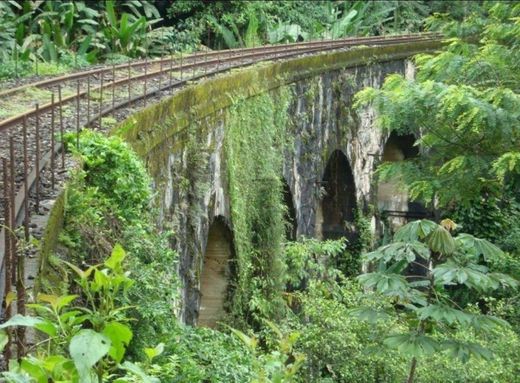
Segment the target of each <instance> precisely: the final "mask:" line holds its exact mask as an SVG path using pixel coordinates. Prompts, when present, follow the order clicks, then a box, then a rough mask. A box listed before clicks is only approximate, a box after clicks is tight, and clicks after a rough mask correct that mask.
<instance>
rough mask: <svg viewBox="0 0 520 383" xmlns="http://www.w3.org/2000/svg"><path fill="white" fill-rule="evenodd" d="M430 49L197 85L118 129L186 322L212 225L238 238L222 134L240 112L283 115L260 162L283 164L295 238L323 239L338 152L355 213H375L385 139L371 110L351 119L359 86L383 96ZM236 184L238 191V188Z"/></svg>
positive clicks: (365, 51) (334, 56)
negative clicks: (174, 254)
mask: <svg viewBox="0 0 520 383" xmlns="http://www.w3.org/2000/svg"><path fill="white" fill-rule="evenodd" d="M436 47H437V43H431V42H424V43H414V44H401V45H399V46H386V47H379V48H366V47H365V48H359V49H355V50H350V51H340V52H335V53H327V54H323V55H316V56H308V57H304V58H298V59H294V60H290V61H286V62H281V63H280V62H275V63H263V64H260V65H257V66H254V67H251V68H246V69H242V70H238V71H232V72H231V73H229V74H226V75H223V76H220V77H217V78H214V79H210V80H207V81H205V82H201V83H197V84H193V85H191V86H189V87H187V88H186V89H184V90H182V91H180V92H179V93H177V94H176V95H174V96H173V97H172V98H171V99H168V100H165V101H164V102H161V103H160V104H157V105H154V106H152V107H150V108H148V109H147V110H145V111H143V112H141V113H138V114H136V115H134V116H132V117H131V118H130V119H128V120H127V121H126V122H124V123H123V124H122V126H121V127H119V129H118V131H117V132H116V133H117V134H121V135H123V136H124V137H125V138H126V139H127V140H128V141H129V142H130V143H131V144H132V146H133V147H134V149H135V150H136V151H137V152H138V153H139V154H140V155H141V156H142V158H143V159H144V160H145V161H146V164H147V166H148V169H149V171H150V173H151V175H152V177H153V179H154V186H155V190H156V192H157V195H156V201H157V204H158V205H159V207H160V209H159V210H160V216H159V217H158V223H159V225H160V227H162V228H163V229H165V230H166V229H168V230H169V229H171V230H173V231H174V232H175V234H176V235H175V238H176V239H175V241H174V243H172V246H173V247H174V248H175V249H176V250H177V251H178V252H179V255H180V263H179V269H178V270H177V272H178V273H179V274H180V276H181V278H182V280H183V284H184V287H183V293H182V297H183V302H184V305H183V309H182V312H181V313H179V315H180V318H181V320H182V321H183V322H185V323H189V324H192V323H196V320H197V317H198V308H199V301H200V294H199V289H200V277H199V276H200V275H201V273H202V266H203V254H204V251H205V248H206V242H207V237H208V230H209V227H210V225H211V223H212V222H213V221H214V220H215V219H216V217H220V218H219V219H222V220H223V221H224V222H225V223H226V224H227V225H228V226H229V227H230V228H231V230H232V231H233V230H234V222H233V221H234V215H233V214H236V213H233V208H234V207H233V206H232V202H231V199H230V190H229V188H230V179H229V177H232V175H230V169H229V166H228V165H229V164H228V163H227V161H230V158H233V157H230V156H232V155H233V154H232V153H230V149H229V148H228V149H226V148H227V147H226V142H227V140H228V139H229V138H228V136H227V131H228V127H229V126H230V125H234V126H235V127H236V126H237V124H238V125H239V126H240V124H241V118H240V115H241V112H242V111H243V113H247V112H250V111H251V110H255V103H258V102H264V103H265V100H266V97H267V98H268V99H269V100H270V101H271V102H272V106H271V109H273V113H272V116H271V117H269V118H270V119H271V120H273V119H279V118H280V108H285V109H284V111H282V112H283V113H285V117H284V121H283V122H284V124H285V125H286V126H285V128H284V129H282V130H280V132H281V133H279V134H280V137H279V138H278V139H279V142H280V144H279V143H278V142H277V141H276V139H275V141H273V142H274V143H273V145H272V149H269V150H268V152H269V153H266V156H279V157H280V159H281V162H280V169H279V172H280V174H279V176H280V177H283V178H284V179H285V181H286V182H287V185H288V186H289V188H290V190H291V193H292V196H293V201H294V207H295V212H296V221H297V234H298V235H304V236H307V237H320V236H321V233H320V232H319V228H320V205H321V194H320V189H321V181H322V178H323V173H324V169H325V167H326V166H327V162H328V160H329V157H330V155H331V154H332V153H333V152H334V151H335V150H340V151H342V152H343V153H344V154H345V155H346V157H347V159H348V162H349V164H350V167H351V170H352V175H353V178H354V182H355V195H356V200H357V206H358V207H359V208H361V209H362V210H365V211H366V212H368V206H369V205H377V203H376V202H377V201H375V196H376V195H377V193H376V190H375V187H374V169H375V166H376V165H377V163H378V161H380V158H381V156H382V152H383V147H384V144H385V142H386V139H387V136H385V135H384V134H383V133H382V132H381V131H380V130H378V129H377V128H375V127H374V118H375V115H374V111H373V110H372V109H370V108H367V109H365V110H363V111H361V112H359V113H356V112H355V111H354V110H353V107H352V104H353V97H354V94H355V93H356V92H357V91H359V90H361V89H362V88H363V87H365V86H372V87H379V86H380V85H381V84H382V82H383V80H384V78H385V76H386V75H388V74H390V73H402V74H408V75H410V74H413V70H412V69H411V65H410V63H409V62H408V61H407V58H408V57H410V56H411V55H413V54H415V53H418V52H424V51H428V50H431V49H435V48H436ZM231 108H232V109H233V113H231V112H230V109H231ZM275 109H276V110H275ZM260 117H262V116H259V118H260ZM270 122H271V123H273V124H277V123H279V121H270ZM241 129H244V132H247V130H248V129H251V126H245V125H244V126H241ZM281 142H283V144H281ZM236 160H238V161H239V160H240V159H236ZM236 181H237V180H235V183H233V185H235V186H234V187H237V186H236V185H239V186H238V187H240V182H238V183H237V182H236ZM260 182H261V180H260ZM172 271H173V270H172ZM239 272H240V271H239Z"/></svg>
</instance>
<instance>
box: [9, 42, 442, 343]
mask: <svg viewBox="0 0 520 383" xmlns="http://www.w3.org/2000/svg"><path fill="white" fill-rule="evenodd" d="M434 39H438V36H437V35H432V34H426V35H425V34H414V35H404V36H389V37H367V38H348V39H341V40H328V41H315V42H308V43H296V44H284V45H276V46H263V47H255V48H247V49H236V50H226V51H212V52H202V53H197V54H195V55H191V56H189V57H183V56H182V55H181V56H180V57H179V58H174V57H171V56H170V57H169V58H161V59H159V60H154V61H152V62H149V61H148V60H144V61H139V62H134V63H126V64H122V65H117V66H116V65H111V66H107V67H104V68H99V69H95V70H90V71H84V72H77V73H73V74H70V75H67V76H61V77H57V78H54V79H48V80H43V81H39V82H37V83H33V84H27V85H24V86H22V87H18V88H13V89H8V90H6V91H4V92H1V93H0V97H3V96H6V95H10V94H13V93H14V92H17V91H20V90H23V89H25V88H26V87H29V86H37V87H43V86H55V87H56V86H57V97H56V96H55V93H54V91H53V93H52V98H51V102H50V103H47V104H44V105H36V106H35V108H34V109H32V110H29V111H25V112H23V113H21V114H19V115H17V116H13V117H11V118H9V119H7V120H4V121H0V134H4V135H5V134H7V132H6V131H8V130H9V140H8V141H9V145H8V146H9V148H8V158H1V165H2V171H3V175H2V177H1V178H0V180H3V185H2V188H1V190H2V198H0V200H1V201H2V202H3V206H4V212H3V213H4V214H3V215H4V218H3V220H4V222H3V228H2V230H1V231H0V277H2V278H0V279H2V280H3V285H2V286H0V296H1V297H2V299H3V298H4V296H5V295H6V294H7V293H9V292H15V291H16V293H17V298H18V302H19V304H18V305H17V311H18V312H23V310H24V305H23V302H24V300H25V291H24V286H23V282H24V281H23V280H21V279H20V275H22V274H21V273H20V270H21V271H22V272H23V263H24V262H23V257H22V256H20V255H19V254H17V241H18V240H19V236H18V235H21V234H17V233H16V232H17V230H18V228H23V237H25V239H29V225H30V210H31V206H33V210H34V211H35V212H38V211H39V209H40V206H39V205H40V204H39V202H40V195H41V190H40V186H41V185H40V184H41V178H42V172H43V171H44V169H48V171H50V173H51V174H50V178H51V187H52V189H54V188H55V184H56V180H55V175H56V174H57V172H58V168H61V171H64V170H65V157H64V151H63V147H62V141H63V134H64V131H65V130H66V129H65V124H64V117H63V116H64V105H65V104H72V105H74V106H75V108H74V109H75V115H73V116H72V119H71V121H69V122H70V123H69V124H68V125H69V130H73V131H75V132H76V134H78V136H79V132H80V130H81V128H82V126H81V113H82V110H81V106H82V105H81V100H83V99H85V98H86V121H85V124H84V126H86V127H88V126H92V125H94V124H95V123H96V121H99V122H98V124H99V126H100V127H101V123H102V117H103V116H106V115H108V114H110V113H112V112H114V111H117V110H119V109H121V108H124V107H126V106H128V105H134V104H136V103H137V102H139V101H143V102H144V104H145V105H146V102H147V100H148V99H149V98H150V97H152V96H155V95H157V94H159V93H160V92H165V91H169V92H170V93H171V92H172V91H173V89H175V88H179V87H181V86H183V85H185V84H186V83H187V82H188V81H193V80H198V79H201V78H204V77H208V76H213V75H215V74H218V73H222V72H224V71H227V70H229V69H231V68H237V67H243V66H246V65H250V64H252V63H255V62H259V61H262V60H268V59H287V58H291V57H295V56H298V55H302V54H314V53H317V52H320V51H327V50H334V49H344V48H349V47H353V46H359V45H387V44H399V43H406V42H411V41H421V40H434ZM197 59H199V60H198V61H197ZM157 64H160V69H159V70H155V71H148V68H149V67H150V65H157ZM163 64H166V65H163ZM136 67H144V73H142V74H139V75H136V76H133V77H132V75H131V69H132V68H136ZM190 69H191V72H190V71H189V70H190ZM196 69H204V73H201V74H197V73H196ZM116 70H122V71H125V72H126V73H127V75H126V76H125V77H124V78H121V79H119V80H116V78H115V71H116ZM174 72H180V76H179V78H178V79H174V78H173V73H174ZM106 74H111V81H109V82H104V76H105V75H106ZM94 75H100V85H99V86H98V87H91V84H90V79H91V77H92V76H94ZM163 76H167V79H166V81H164V79H163ZM85 78H86V80H87V89H86V90H83V91H81V90H80V86H79V80H80V79H85ZM154 78H157V79H158V81H159V85H158V86H157V87H155V88H150V87H149V84H148V81H149V80H150V79H154ZM71 80H76V81H77V87H76V93H75V94H73V95H71V96H68V97H62V93H61V84H63V83H64V82H66V81H71ZM140 82H143V88H142V92H139V93H136V94H134V95H132V90H133V89H132V85H133V84H135V83H140ZM117 87H119V88H122V89H123V91H124V93H125V96H124V97H122V99H121V100H120V101H117V102H116V97H115V89H116V88H117ZM105 90H108V91H111V92H110V94H111V96H110V95H109V96H108V97H106V98H105V103H104V102H103V101H104V99H103V91H105ZM93 93H99V106H98V108H97V112H94V111H92V110H91V109H92V106H93V105H91V98H92V94H93ZM107 94H109V93H107ZM83 104H85V103H83ZM104 105H107V107H106V108H104V109H103V106H104ZM91 111H92V114H91ZM48 112H50V128H49V129H48V130H49V132H48V135H49V136H50V137H48V136H47V137H45V136H44V137H43V138H42V137H41V134H42V132H41V128H42V126H41V121H40V120H41V117H42V115H44V114H45V113H48ZM57 117H58V118H57ZM56 118H57V119H58V121H56ZM31 120H32V123H31ZM20 124H21V129H22V134H21V136H22V143H21V145H20V146H21V150H20V149H19V150H16V148H15V142H14V138H15V135H14V134H13V131H14V130H15V129H18V128H19V125H20ZM47 125H48V124H47ZM33 128H34V136H35V137H34V141H35V142H34V146H35V150H34V153H32V154H33V156H32V157H34V160H33V166H32V168H30V160H29V155H30V154H31V153H29V144H28V141H29V133H30V132H31V131H32V129H33ZM57 133H59V136H60V140H59V142H57V141H56V139H55V138H56V137H55V136H56V134H57ZM44 141H48V142H49V145H48V146H49V147H48V148H47V149H45V148H44V149H43V154H42V145H43V146H45V142H44ZM20 152H21V153H20ZM60 153H61V161H56V159H57V158H58V155H59V154H60ZM20 158H21V160H20ZM21 163H23V166H22V169H23V172H22V173H23V174H22V175H21V178H22V182H21V184H20V185H19V187H18V190H16V187H17V181H16V172H17V169H16V168H15V166H16V165H20V164H21ZM60 165H61V166H60ZM31 193H32V194H33V195H32V197H31ZM31 198H32V200H33V202H34V203H33V204H32V205H31V203H30V202H31V201H30V200H31ZM20 233H21V231H20ZM0 284H1V283H0ZM2 290H3V291H2ZM3 301H4V299H3ZM20 302H21V303H20ZM2 308H4V306H2ZM3 314H4V318H5V319H8V318H9V316H10V315H11V314H12V308H11V307H9V308H8V309H6V310H4V312H3ZM23 338H24V334H23V332H18V333H17V338H16V339H17V344H18V345H19V346H20V345H22V344H23ZM20 349H21V347H18V351H19V353H20V352H21V351H20Z"/></svg>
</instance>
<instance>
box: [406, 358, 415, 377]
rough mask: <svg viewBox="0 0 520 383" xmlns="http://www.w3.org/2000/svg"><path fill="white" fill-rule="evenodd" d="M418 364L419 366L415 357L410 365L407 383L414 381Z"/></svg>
mask: <svg viewBox="0 0 520 383" xmlns="http://www.w3.org/2000/svg"><path fill="white" fill-rule="evenodd" d="M416 366H417V359H416V358H415V357H414V358H413V359H412V364H411V365H410V372H409V373H408V379H407V380H406V383H413V379H414V376H415V367H416Z"/></svg>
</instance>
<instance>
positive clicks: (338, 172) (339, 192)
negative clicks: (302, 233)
mask: <svg viewBox="0 0 520 383" xmlns="http://www.w3.org/2000/svg"><path fill="white" fill-rule="evenodd" d="M322 191H323V193H324V194H323V198H322V200H321V219H322V222H321V236H322V238H323V239H338V238H341V237H347V238H350V237H352V235H353V234H354V233H355V230H354V227H353V222H354V219H355V212H356V206H357V202H356V185H355V182H354V176H353V174H352V169H351V167H350V163H349V161H348V159H347V156H345V154H344V153H343V152H342V151H341V150H335V151H334V152H333V153H332V154H331V156H330V158H329V161H328V162H327V166H326V167H325V171H324V174H323V179H322Z"/></svg>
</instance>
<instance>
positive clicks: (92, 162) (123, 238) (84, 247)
mask: <svg viewBox="0 0 520 383" xmlns="http://www.w3.org/2000/svg"><path fill="white" fill-rule="evenodd" d="M76 144H77V140H76V136H75V135H69V136H68V137H67V147H68V148H69V149H71V150H72V151H73V152H74V153H75V155H76V156H77V158H78V159H79V160H80V163H81V164H82V165H83V166H82V168H80V169H78V170H77V171H76V172H75V173H74V174H73V177H72V179H71V181H70V182H69V186H68V187H67V191H66V193H67V203H66V208H65V209H66V211H65V228H64V231H63V232H62V234H61V236H60V238H61V241H62V243H63V245H64V246H65V248H66V255H65V256H66V257H67V259H68V260H69V261H70V262H72V263H75V264H87V265H91V264H97V263H102V262H103V261H104V259H105V257H106V256H107V254H109V252H110V251H111V248H112V247H113V246H114V244H115V243H121V244H122V245H123V246H124V247H125V248H126V249H127V251H128V254H129V259H130V260H131V261H129V269H130V272H131V274H132V275H133V277H134V278H135V280H136V282H137V283H136V284H134V286H133V287H132V288H131V289H129V291H128V294H126V295H124V296H121V297H119V299H120V302H121V303H122V304H123V303H126V304H128V305H130V306H133V305H134V304H135V302H146V304H142V305H137V306H135V308H133V309H132V310H131V312H130V313H131V315H132V316H133V317H137V318H139V320H138V321H136V322H135V323H133V325H134V326H135V330H136V331H135V333H136V336H135V337H134V340H133V342H132V345H131V347H130V350H129V351H130V353H134V354H135V353H138V352H139V351H140V350H141V349H142V348H143V347H146V346H149V345H150V344H155V343H157V342H156V340H157V339H160V338H161V337H162V336H165V335H167V334H168V333H170V332H171V331H172V326H174V320H172V319H173V318H174V316H175V310H176V309H177V308H178V307H177V305H178V297H177V294H178V291H179V289H178V279H177V276H176V274H175V264H176V259H177V256H176V253H175V252H173V251H172V250H171V248H170V245H169V239H170V238H169V237H170V233H168V232H164V233H162V234H159V233H158V232H157V230H156V228H155V224H154V222H155V221H154V216H153V213H154V210H153V209H151V208H150V198H151V186H150V179H149V177H148V175H147V173H146V170H145V168H144V166H143V164H142V162H141V161H140V160H139V158H138V157H137V155H136V154H135V153H134V152H133V151H132V150H131V149H130V148H129V147H128V146H127V145H126V144H125V143H124V142H122V140H121V139H120V138H117V137H110V138H107V137H106V136H104V135H102V134H99V133H94V132H91V131H84V132H82V133H81V135H80V137H79V146H78V147H76Z"/></svg>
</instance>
